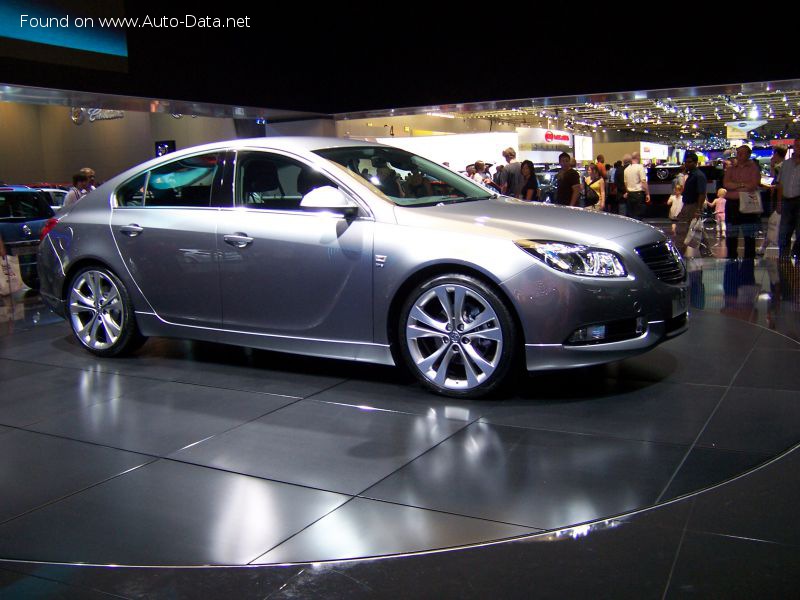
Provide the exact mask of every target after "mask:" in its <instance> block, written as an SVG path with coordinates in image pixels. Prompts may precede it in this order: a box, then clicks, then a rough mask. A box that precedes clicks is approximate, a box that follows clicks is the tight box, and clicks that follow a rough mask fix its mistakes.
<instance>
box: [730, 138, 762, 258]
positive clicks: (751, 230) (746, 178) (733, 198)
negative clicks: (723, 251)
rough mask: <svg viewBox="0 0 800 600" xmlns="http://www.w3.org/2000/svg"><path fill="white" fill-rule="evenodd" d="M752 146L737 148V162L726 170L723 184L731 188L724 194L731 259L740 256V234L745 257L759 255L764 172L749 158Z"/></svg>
mask: <svg viewBox="0 0 800 600" xmlns="http://www.w3.org/2000/svg"><path fill="white" fill-rule="evenodd" d="M751 153H752V151H751V150H750V146H747V145H743V146H739V147H738V148H737V149H736V163H735V165H734V166H731V167H729V168H728V169H726V170H725V177H724V179H723V183H722V185H723V186H724V187H725V188H726V189H727V190H728V195H727V196H726V197H725V199H726V203H725V225H726V229H727V234H726V236H725V245H726V246H727V248H728V258H729V259H735V258H738V256H739V234H740V233H741V235H742V236H743V237H744V257H745V258H755V257H756V231H758V226H759V224H760V222H761V212H762V210H761V199H760V196H759V195H758V186H759V184H760V183H761V175H760V173H759V172H758V167H757V166H756V164H755V162H753V161H752V160H750V154H751Z"/></svg>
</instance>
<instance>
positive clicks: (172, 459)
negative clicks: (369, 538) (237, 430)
mask: <svg viewBox="0 0 800 600" xmlns="http://www.w3.org/2000/svg"><path fill="white" fill-rule="evenodd" d="M158 458H159V459H161V460H166V461H169V462H174V463H179V464H182V465H188V466H190V467H199V468H201V469H209V470H210V471H219V472H220V473H230V474H231V475H239V476H241V477H250V478H252V479H260V480H261V481H269V482H271V483H280V484H282V485H291V486H293V487H298V488H303V489H306V490H311V491H313V492H324V493H326V494H337V495H339V496H351V497H353V498H355V497H356V495H355V494H353V493H352V492H343V491H341V490H327V489H325V488H321V487H314V486H313V485H308V484H305V483H297V482H294V481H284V480H283V479H274V478H272V477H262V476H261V475H254V474H252V473H244V472H242V471H236V470H234V469H226V468H224V467H217V466H214V465H206V464H202V463H198V462H192V461H190V460H186V459H180V458H175V457H174V456H159V457H158Z"/></svg>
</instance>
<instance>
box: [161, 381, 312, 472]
mask: <svg viewBox="0 0 800 600" xmlns="http://www.w3.org/2000/svg"><path fill="white" fill-rule="evenodd" d="M284 397H286V398H289V397H288V396H284ZM292 399H293V402H289V403H287V404H284V405H282V406H278V407H277V408H273V409H271V410H268V411H267V412H265V413H262V414H260V415H258V416H257V417H254V418H252V419H248V420H247V421H242V422H241V423H239V424H238V425H234V426H232V427H228V429H224V430H222V431H218V432H217V433H212V434H211V435H209V436H207V437H204V438H203V439H202V440H197V441H195V442H192V443H191V444H187V445H186V446H183V447H182V448H178V449H177V450H171V451H170V452H169V454H175V453H176V452H180V451H182V450H186V449H187V448H191V447H192V446H197V445H198V444H202V443H203V442H207V441H208V440H211V439H214V438H216V437H219V436H222V435H225V434H226V433H230V432H231V431H233V430H235V429H239V428H240V427H244V426H245V425H249V424H250V423H253V422H254V421H258V420H259V419H263V418H264V417H266V416H267V415H271V414H272V413H276V412H278V411H280V410H283V409H284V408H288V407H290V406H294V405H295V404H297V403H298V402H302V400H303V399H302V398H292ZM163 458H166V456H164V457H163Z"/></svg>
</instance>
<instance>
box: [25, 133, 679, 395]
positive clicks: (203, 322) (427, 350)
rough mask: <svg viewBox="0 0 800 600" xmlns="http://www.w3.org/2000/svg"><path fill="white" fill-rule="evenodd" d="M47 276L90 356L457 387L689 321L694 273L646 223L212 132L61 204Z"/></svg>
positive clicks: (498, 382)
mask: <svg viewBox="0 0 800 600" xmlns="http://www.w3.org/2000/svg"><path fill="white" fill-rule="evenodd" d="M415 174H420V175H421V176H422V178H419V177H415ZM426 180H430V181H438V182H441V185H440V186H426V185H425V181H426ZM399 181H414V182H416V187H418V188H419V192H418V193H419V195H413V196H409V195H406V194H405V193H404V191H403V190H402V189H401V186H400V185H399V184H398V182H399ZM48 208H49V207H48ZM39 272H40V278H41V281H42V285H41V295H42V298H43V299H44V300H45V301H46V302H47V304H48V305H49V306H51V307H52V308H53V309H54V311H55V312H56V314H58V315H60V316H62V317H64V318H65V319H67V321H68V322H69V323H70V326H71V328H72V331H73V333H74V335H75V337H76V339H77V340H78V341H79V343H80V344H81V345H82V346H83V347H84V348H85V349H86V350H87V351H89V352H91V353H93V354H95V355H98V356H103V357H111V356H118V355H122V354H124V353H128V352H131V351H133V350H134V349H136V348H137V347H139V346H140V345H141V343H142V342H143V341H144V339H145V337H146V336H164V337H178V338H190V339H195V340H205V341H213V342H218V343H227V344H234V345H241V346H249V347H257V348H262V349H268V350H273V351H281V352H290V353H295V354H305V355H310V356H321V357H327V358H338V359H347V360H354V361H361V362H370V363H378V364H386V365H394V364H404V365H405V366H406V367H407V368H408V369H409V370H410V371H411V372H412V373H413V374H414V375H415V376H416V377H417V378H418V379H419V381H420V382H421V383H422V384H423V385H425V386H427V387H428V388H430V389H431V390H433V391H435V392H437V393H439V394H442V395H446V396H450V397H455V398H474V397H480V396H485V395H488V394H492V393H495V392H496V391H497V390H498V389H500V388H501V387H502V385H503V384H504V383H505V382H508V381H513V379H512V377H511V374H512V373H513V372H514V371H515V370H516V369H517V368H518V367H522V365H525V366H526V367H527V370H528V371H539V370H548V369H564V368H574V367H583V366H588V365H596V364H602V363H606V362H610V361H616V360H620V359H623V358H626V357H629V356H634V355H637V354H640V353H642V352H646V351H647V350H649V349H651V348H653V347H655V346H656V345H658V344H660V343H662V342H664V341H666V340H668V339H671V338H673V337H675V336H677V335H680V334H681V333H683V332H684V331H686V329H687V327H688V321H687V316H688V314H687V310H688V295H687V285H688V284H687V274H686V268H685V265H684V262H683V260H682V258H681V256H680V254H679V253H678V252H677V250H676V249H675V247H674V246H673V245H672V243H671V242H670V241H669V240H668V239H667V238H666V236H665V235H664V234H663V233H662V232H660V231H658V230H657V229H655V228H653V227H650V226H648V225H644V224H642V223H640V222H638V221H635V220H633V219H626V218H622V217H617V216H615V215H609V214H604V213H595V212H591V211H586V210H581V209H579V208H572V207H563V206H555V205H552V204H545V203H542V202H523V201H521V200H517V199H515V198H509V197H505V196H499V195H498V194H495V193H494V192H492V191H491V190H488V189H486V188H485V187H482V186H480V185H478V184H476V183H475V182H473V181H471V180H469V179H466V178H465V177H462V176H461V175H459V174H457V173H455V172H453V171H451V170H450V169H448V168H446V167H444V166H441V165H439V164H436V163H434V162H432V161H430V160H427V159H425V158H423V157H421V156H417V155H414V154H411V153H409V152H407V151H405V150H401V149H399V148H393V147H390V146H383V145H380V144H370V143H366V142H360V141H355V140H342V139H331V138H310V137H309V138H262V139H253V140H234V141H230V142H218V143H214V144H208V145H205V146H199V147H195V148H189V149H186V150H182V151H179V152H176V153H171V154H167V155H165V156H163V157H161V158H156V159H154V160H152V161H149V162H147V163H144V164H142V165H139V166H137V167H134V168H132V169H129V170H127V171H125V172H124V173H121V174H119V175H117V176H116V177H113V178H111V179H110V180H109V181H107V182H106V183H104V184H103V185H101V186H100V187H98V188H97V189H96V190H94V191H92V192H90V193H89V194H87V195H86V196H84V198H83V199H82V200H81V201H80V202H79V203H77V204H75V205H74V206H72V207H70V208H68V209H66V210H65V211H64V214H63V215H62V216H60V218H59V220H58V222H57V223H56V224H55V226H54V227H53V228H52V230H50V231H49V233H47V234H46V235H45V237H44V240H43V242H42V244H41V245H40V246H39Z"/></svg>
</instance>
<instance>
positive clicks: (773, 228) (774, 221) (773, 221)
mask: <svg viewBox="0 0 800 600" xmlns="http://www.w3.org/2000/svg"><path fill="white" fill-rule="evenodd" d="M780 229H781V214H780V213H779V212H778V211H777V210H776V211H775V212H773V213H772V215H770V217H769V221H767V242H768V243H770V244H777V243H778V232H779V231H780Z"/></svg>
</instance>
